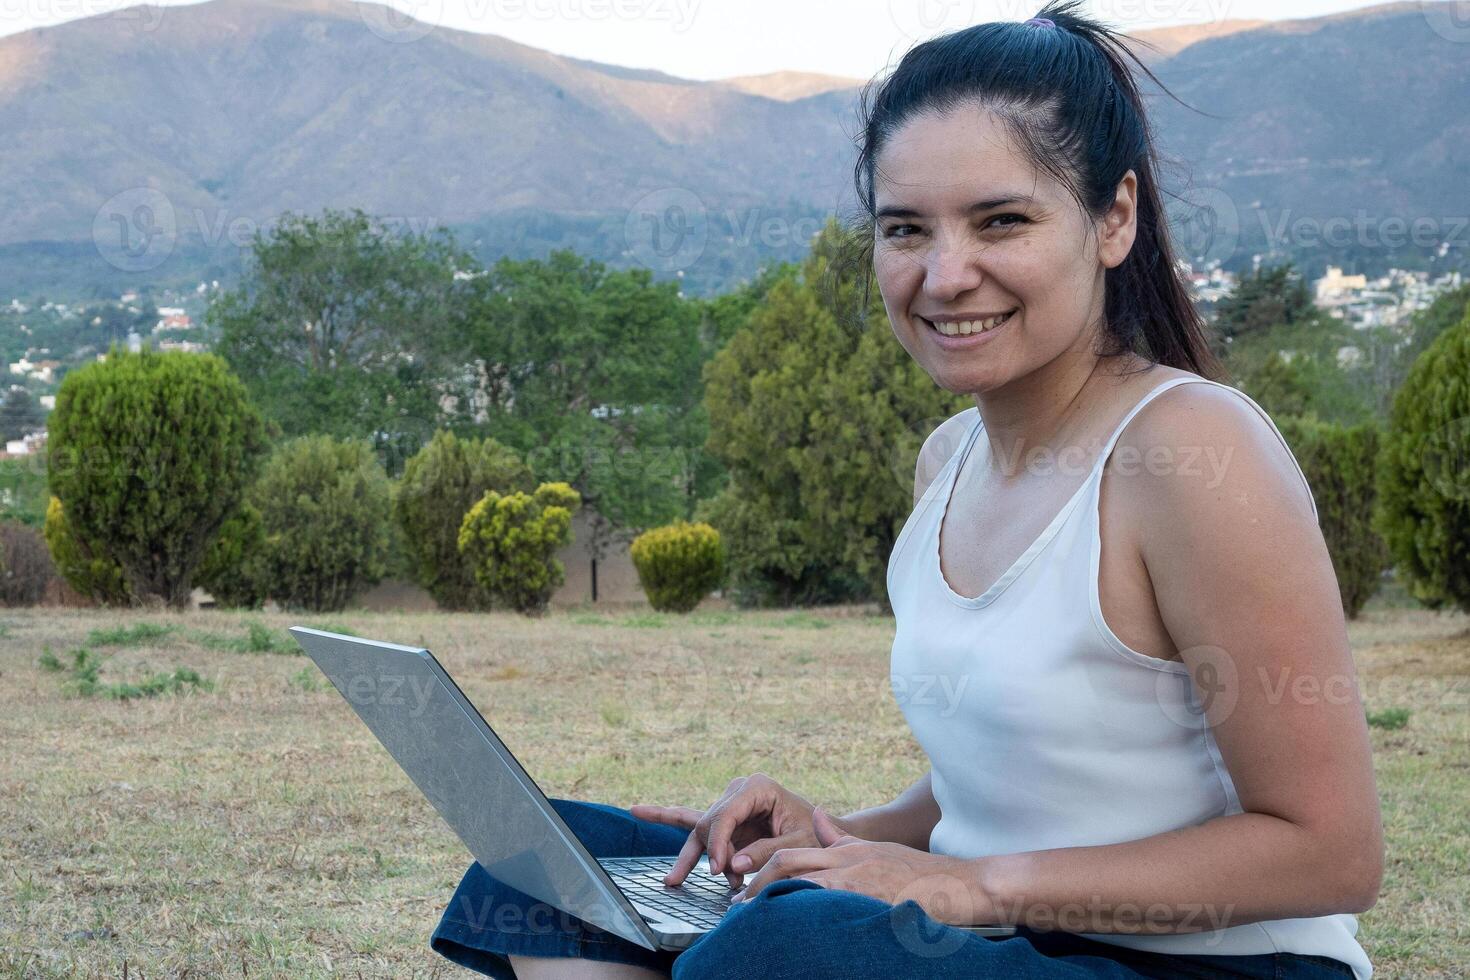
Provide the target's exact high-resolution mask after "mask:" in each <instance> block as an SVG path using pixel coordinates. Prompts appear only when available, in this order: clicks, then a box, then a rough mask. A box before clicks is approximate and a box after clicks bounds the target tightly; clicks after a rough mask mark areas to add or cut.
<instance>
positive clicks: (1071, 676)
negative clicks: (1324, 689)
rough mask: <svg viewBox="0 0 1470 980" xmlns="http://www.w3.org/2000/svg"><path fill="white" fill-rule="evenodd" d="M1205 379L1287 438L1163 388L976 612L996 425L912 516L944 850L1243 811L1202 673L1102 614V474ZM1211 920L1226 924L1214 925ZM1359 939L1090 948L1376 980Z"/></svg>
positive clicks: (1294, 937)
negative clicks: (977, 526)
mask: <svg viewBox="0 0 1470 980" xmlns="http://www.w3.org/2000/svg"><path fill="white" fill-rule="evenodd" d="M1189 382H1201V383H1204V384H1212V385H1215V386H1216V387H1218V388H1224V389H1225V390H1226V391H1231V392H1234V393H1235V394H1237V395H1239V396H1240V397H1242V398H1244V399H1245V400H1246V401H1247V402H1249V403H1250V405H1251V406H1252V407H1253V408H1254V409H1255V410H1256V411H1257V412H1259V413H1260V415H1261V417H1262V418H1263V419H1265V420H1266V423H1267V424H1268V425H1270V426H1271V430H1272V431H1273V432H1275V433H1276V436H1277V438H1278V439H1279V438H1281V433H1280V431H1279V430H1278V429H1277V428H1276V425H1275V423H1273V422H1271V419H1270V416H1268V415H1267V414H1266V413H1265V411H1264V410H1263V409H1262V408H1261V407H1260V406H1259V405H1257V404H1256V403H1255V402H1254V401H1252V400H1251V399H1250V397H1249V396H1247V395H1245V394H1244V393H1243V392H1241V391H1239V390H1237V389H1235V388H1231V387H1229V386H1228V385H1223V384H1220V383H1218V382H1215V381H1210V380H1208V379H1206V378H1201V377H1187V378H1177V377H1176V378H1172V379H1170V380H1168V381H1165V382H1163V383H1162V384H1160V385H1158V386H1157V387H1155V388H1154V389H1153V390H1152V391H1150V392H1149V393H1148V394H1146V395H1145V396H1144V397H1143V398H1142V399H1140V401H1139V402H1138V404H1137V405H1135V406H1134V407H1133V409H1132V410H1131V411H1130V412H1129V413H1128V414H1127V415H1126V416H1124V418H1123V421H1122V422H1121V423H1119V425H1118V427H1117V429H1115V430H1114V432H1113V434H1112V437H1111V438H1109V439H1108V441H1107V442H1106V443H1105V444H1104V448H1103V450H1102V453H1101V455H1100V456H1099V457H1098V458H1097V460H1096V461H1095V462H1094V464H1093V467H1092V470H1091V473H1090V475H1089V476H1088V477H1087V479H1086V480H1085V481H1084V482H1083V484H1082V486H1081V487H1080V488H1079V489H1078V490H1077V492H1076V493H1075V494H1074V495H1073V496H1072V498H1071V499H1070V500H1069V501H1068V502H1067V503H1066V504H1065V505H1064V506H1063V507H1062V509H1061V511H1060V512H1059V513H1058V514H1057V515H1056V517H1055V519H1053V520H1052V522H1051V523H1050V524H1049V525H1047V527H1046V530H1044V531H1042V532H1041V536H1040V537H1038V538H1037V539H1036V540H1035V542H1033V543H1032V545H1031V546H1030V547H1029V548H1027V549H1026V551H1025V553H1023V554H1022V555H1021V557H1020V558H1018V559H1016V562H1015V564H1013V565H1012V566H1011V567H1010V568H1009V569H1008V570H1007V571H1006V572H1005V574H1003V575H1002V576H1001V577H1000V579H999V580H997V581H996V583H995V584H994V585H992V586H991V587H990V588H989V589H987V590H986V591H985V592H984V593H983V594H981V595H979V596H975V597H968V596H962V595H960V594H959V593H957V592H955V591H954V590H953V589H951V588H950V586H949V584H948V582H946V580H945V578H944V575H943V573H942V572H941V571H940V567H939V525H940V521H941V520H942V519H943V514H944V512H945V511H946V510H947V509H948V506H949V499H950V496H951V494H952V492H953V488H954V483H955V478H956V474H957V473H958V472H959V470H960V468H961V466H962V465H963V464H964V459H965V456H966V455H968V454H969V452H970V451H971V449H972V448H973V447H975V446H977V445H978V446H979V447H980V448H979V449H978V450H977V451H979V452H982V453H985V454H988V453H989V451H990V450H989V443H988V441H987V440H984V439H980V438H979V435H980V431H981V428H982V425H981V421H980V413H979V411H978V410H977V409H975V408H968V409H966V410H965V411H963V412H961V413H960V415H961V416H964V417H967V418H968V419H969V420H970V424H969V426H968V431H967V435H966V438H965V439H964V440H962V442H961V444H960V446H959V448H958V449H957V450H956V451H955V452H954V454H953V455H951V456H950V458H949V462H948V463H947V464H946V465H945V467H944V469H943V470H941V471H940V473H939V475H938V476H937V477H936V478H935V479H934V481H933V483H932V484H931V485H930V487H929V489H928V490H926V491H925V493H924V495H923V497H922V498H921V499H920V501H919V503H918V506H916V507H915V508H914V510H913V513H912V514H910V515H909V519H908V521H907V522H906V523H905V524H904V527H903V530H902V531H901V532H899V536H898V540H897V541H896V542H895V543H894V547H893V552H892V555H891V556H890V558H889V561H888V594H889V597H890V599H891V601H892V604H893V611H894V614H895V616H896V618H897V632H896V634H895V637H894V641H893V654H892V666H891V674H892V677H891V681H892V685H893V693H894V696H895V698H896V699H897V700H898V702H899V705H900V707H901V708H902V710H903V713H904V716H905V718H906V719H907V720H908V724H909V726H910V728H912V729H913V732H914V735H915V737H916V738H917V739H918V742H919V745H920V746H921V747H922V748H923V750H924V752H925V753H926V754H927V755H928V757H929V761H930V763H931V764H932V766H933V789H934V798H935V800H936V801H937V802H938V804H939V808H940V811H941V813H942V816H941V817H940V820H939V823H938V824H937V825H936V826H935V827H934V831H933V833H932V835H931V836H930V838H929V849H930V850H931V851H932V852H934V853H936V854H950V855H955V856H959V857H981V856H985V855H990V854H1013V853H1017V852H1021V851H1034V850H1043V849H1048V848H1056V847H1077V846H1088V845H1096V844H1114V843H1120V842H1123V841H1131V840H1137V839H1138V838H1141V837H1149V836H1152V835H1154V834H1159V833H1163V832H1164V831H1168V830H1174V829H1177V828H1180V827H1188V826H1192V825H1195V824H1199V823H1203V822H1204V821H1206V820H1209V819H1211V818H1213V817H1217V816H1222V815H1225V814H1231V813H1240V812H1241V805H1240V800H1239V798H1238V797H1237V796H1236V793H1235V786H1234V784H1233V783H1232V782H1231V779H1230V774H1229V773H1228V772H1227V771H1226V770H1225V765H1224V762H1223V761H1222V759H1221V756H1220V751H1219V749H1218V747H1217V746H1216V744H1215V739H1214V737H1213V734H1212V733H1211V731H1210V730H1209V729H1208V728H1207V727H1205V725H1204V723H1203V715H1202V714H1201V713H1200V711H1199V710H1198V705H1197V703H1196V701H1195V699H1194V696H1193V693H1192V691H1193V689H1192V685H1191V684H1190V681H1189V676H1188V673H1187V668H1186V667H1185V665H1184V664H1183V663H1180V662H1176V661H1166V660H1160V659H1158V658H1156V657H1150V656H1147V655H1145V654H1142V653H1138V652H1137V651H1135V650H1133V649H1131V648H1129V647H1128V646H1127V645H1125V644H1124V643H1123V641H1122V640H1120V639H1119V638H1118V637H1117V636H1116V635H1115V634H1114V633H1113V631H1112V630H1111V629H1110V628H1109V627H1108V625H1107V623H1106V622H1104V621H1103V616H1102V609H1101V605H1100V603H1099V600H1098V588H1097V578H1098V555H1099V553H1100V552H1101V539H1100V537H1099V534H1098V488H1099V486H1100V485H1101V476H1102V471H1103V464H1104V463H1105V461H1106V460H1107V458H1108V456H1109V454H1110V453H1111V452H1112V450H1113V446H1114V444H1115V443H1116V442H1117V440H1118V436H1119V435H1120V434H1121V433H1122V431H1123V428H1124V427H1125V426H1126V425H1127V424H1128V422H1129V421H1130V420H1132V418H1133V416H1134V415H1135V414H1137V412H1138V411H1139V410H1140V409H1142V408H1143V406H1144V405H1146V404H1148V402H1149V401H1151V400H1152V399H1153V398H1155V397H1156V396H1158V395H1159V394H1161V393H1162V392H1164V391H1167V390H1169V389H1170V388H1173V387H1175V386H1177V385H1180V384H1186V383H1189ZM1282 445H1283V446H1284V445H1286V442H1285V440H1284V439H1283V440H1282ZM1287 452H1288V453H1290V449H1289V448H1288V449H1287ZM1292 461H1293V463H1295V457H1292ZM1181 464H1182V461H1181ZM976 465H977V466H980V467H985V466H988V465H990V464H989V462H988V461H982V460H977V462H976ZM1201 465H1203V464H1201ZM1204 472H1208V470H1204ZM1297 472H1298V473H1300V472H1301V467H1300V466H1298V467H1297ZM1302 479H1303V482H1305V480H1306V477H1305V475H1303V477H1302ZM1308 492H1310V487H1308ZM1315 510H1316V503H1315V501H1314V502H1313V512H1314V513H1315ZM1220 914H1221V913H1220V912H1217V913H1216V915H1217V918H1216V920H1215V921H1216V923H1218V922H1219V918H1218V916H1219V915H1220ZM1199 923H1205V924H1206V925H1208V923H1209V919H1208V918H1207V917H1206V916H1205V915H1204V914H1203V913H1202V914H1201V916H1200V917H1199V919H1197V920H1196V924H1199ZM1357 929H1358V925H1357V920H1356V918H1355V917H1353V916H1351V915H1346V914H1343V915H1326V916H1318V917H1313V918H1300V919H1277V920H1272V921H1267V922H1255V923H1249V924H1246V925H1238V926H1229V927H1226V928H1216V929H1208V930H1207V931H1204V932H1196V933H1176V934H1171V935H1165V936H1132V935H1114V934H1101V933H1090V934H1086V935H1087V937H1088V938H1090V939H1095V940H1098V941H1099V942H1106V943H1113V944H1116V945H1119V946H1127V947H1131V948H1133V949H1141V950H1150V951H1156V952H1160V953H1181V954H1207V955H1208V954H1217V955H1251V954H1258V953H1278V952H1280V953H1301V954H1310V955H1318V956H1330V957H1332V958H1333V959H1337V960H1341V961H1342V962H1344V963H1346V964H1348V965H1349V966H1351V967H1352V969H1353V971H1354V973H1355V974H1356V976H1357V977H1358V978H1359V980H1366V978H1367V977H1369V976H1371V975H1372V966H1371V965H1370V964H1369V962H1368V957H1367V955H1366V954H1365V953H1364V952H1363V949H1362V947H1361V946H1360V945H1359V944H1358V942H1357V940H1356V939H1355V938H1354V937H1355V936H1356V934H1357Z"/></svg>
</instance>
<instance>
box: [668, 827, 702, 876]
mask: <svg viewBox="0 0 1470 980" xmlns="http://www.w3.org/2000/svg"><path fill="white" fill-rule="evenodd" d="M702 854H704V842H703V841H701V840H700V839H699V831H697V830H691V831H690V832H689V839H688V840H686V841H685V842H684V847H683V848H682V849H681V850H680V851H679V856H678V857H677V858H675V859H674V866H673V867H672V868H670V869H669V873H668V874H666V875H664V884H666V885H669V886H674V885H682V884H683V883H684V879H685V878H687V877H689V872H690V871H692V870H693V869H694V866H695V865H696V864H698V863H699V858H700V856H701V855H702Z"/></svg>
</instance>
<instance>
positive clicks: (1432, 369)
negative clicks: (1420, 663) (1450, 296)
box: [1376, 310, 1470, 612]
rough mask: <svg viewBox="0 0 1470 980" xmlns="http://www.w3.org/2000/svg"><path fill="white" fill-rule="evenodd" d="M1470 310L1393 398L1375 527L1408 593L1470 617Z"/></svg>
mask: <svg viewBox="0 0 1470 980" xmlns="http://www.w3.org/2000/svg"><path fill="white" fill-rule="evenodd" d="M1467 379H1470V310H1466V312H1465V314H1464V315H1463V317H1462V318H1461V319H1460V322H1459V323H1458V324H1456V325H1455V326H1453V327H1450V328H1449V329H1447V330H1445V331H1444V332H1443V333H1441V334H1440V335H1439V337H1438V338H1437V339H1436V340H1435V341H1434V343H1432V344H1431V345H1430V346H1429V348H1428V349H1427V350H1426V351H1425V352H1424V353H1423V354H1422V355H1421V356H1420V357H1419V359H1418V360H1417V361H1415V362H1414V366H1413V367H1412V368H1410V370H1409V376H1408V377H1407V378H1406V379H1405V380H1404V384H1403V386H1402V387H1401V388H1400V389H1399V391H1398V394H1397V395H1395V396H1394V400H1393V410H1392V412H1391V413H1390V419H1389V428H1388V434H1387V437H1386V438H1385V441H1384V451H1383V455H1382V461H1381V465H1380V467H1379V474H1378V510H1377V515H1376V516H1377V527H1378V530H1379V532H1380V533H1381V534H1382V535H1383V537H1384V540H1386V541H1387V542H1388V547H1389V551H1390V552H1391V553H1392V555H1393V557H1394V559H1395V561H1396V562H1397V565H1398V569H1399V571H1400V572H1401V573H1402V576H1403V578H1404V579H1405V583H1406V585H1407V586H1408V589H1409V592H1410V594H1412V595H1413V596H1414V598H1416V599H1418V600H1419V601H1420V602H1422V603H1424V604H1425V605H1427V606H1429V607H1430V608H1431V609H1440V608H1443V607H1445V606H1450V605H1453V606H1457V607H1459V608H1460V609H1461V610H1464V611H1466V612H1470V380H1467Z"/></svg>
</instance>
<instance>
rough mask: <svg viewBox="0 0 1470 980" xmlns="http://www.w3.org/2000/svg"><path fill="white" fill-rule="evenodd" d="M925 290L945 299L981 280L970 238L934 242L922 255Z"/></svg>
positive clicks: (976, 284)
mask: <svg viewBox="0 0 1470 980" xmlns="http://www.w3.org/2000/svg"><path fill="white" fill-rule="evenodd" d="M924 265H925V268H924V292H925V293H926V294H927V295H928V296H929V298H930V299H933V300H935V301H936V302H941V303H942V302H945V301H947V300H949V299H952V298H953V297H955V296H958V295H960V294H961V293H966V292H969V291H970V290H972V289H974V288H975V287H976V286H978V285H980V283H981V282H982V281H983V280H984V278H985V277H984V273H983V272H982V270H981V267H980V255H979V252H978V251H977V250H976V248H975V246H974V244H973V243H970V242H936V243H935V244H934V245H933V247H931V248H930V249H929V252H928V254H927V255H926V256H925V258H924Z"/></svg>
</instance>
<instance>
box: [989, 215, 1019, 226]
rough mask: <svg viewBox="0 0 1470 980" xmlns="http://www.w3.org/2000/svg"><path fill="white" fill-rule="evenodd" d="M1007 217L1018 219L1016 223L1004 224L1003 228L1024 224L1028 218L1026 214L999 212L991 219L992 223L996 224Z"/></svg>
mask: <svg viewBox="0 0 1470 980" xmlns="http://www.w3.org/2000/svg"><path fill="white" fill-rule="evenodd" d="M1006 218H1015V219H1016V220H1015V222H1014V223H1011V224H1005V225H1002V226H1001V227H1003V228H1014V227H1016V225H1018V224H1024V223H1025V222H1026V221H1027V220H1028V219H1027V217H1026V216H1025V215H1024V214H998V215H996V216H995V217H994V218H993V219H991V221H990V223H991V224H995V223H996V222H997V221H1004V220H1005V219H1006Z"/></svg>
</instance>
